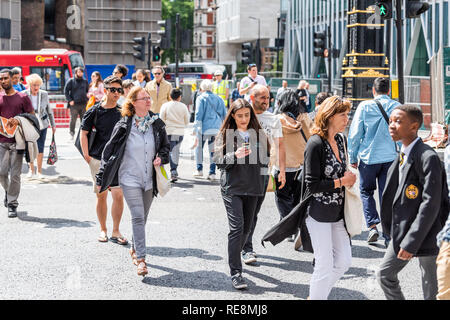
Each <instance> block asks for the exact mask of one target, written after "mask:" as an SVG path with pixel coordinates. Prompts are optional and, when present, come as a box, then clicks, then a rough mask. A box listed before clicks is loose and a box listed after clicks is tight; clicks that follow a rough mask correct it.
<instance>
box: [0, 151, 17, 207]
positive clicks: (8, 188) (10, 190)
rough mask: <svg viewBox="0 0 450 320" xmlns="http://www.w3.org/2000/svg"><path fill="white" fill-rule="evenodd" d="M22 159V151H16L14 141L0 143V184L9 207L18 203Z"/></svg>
mask: <svg viewBox="0 0 450 320" xmlns="http://www.w3.org/2000/svg"><path fill="white" fill-rule="evenodd" d="M22 161H23V152H21V153H18V152H17V150H16V144H15V143H0V184H1V185H2V187H3V189H4V190H5V192H6V194H7V201H8V206H9V207H17V206H18V205H19V202H18V201H17V199H18V198H19V193H20V173H21V171H22ZM8 175H9V176H8Z"/></svg>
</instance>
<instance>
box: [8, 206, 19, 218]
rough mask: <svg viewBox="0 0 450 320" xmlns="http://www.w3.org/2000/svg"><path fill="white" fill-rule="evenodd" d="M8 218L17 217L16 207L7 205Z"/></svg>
mask: <svg viewBox="0 0 450 320" xmlns="http://www.w3.org/2000/svg"><path fill="white" fill-rule="evenodd" d="M8 218H17V207H8Z"/></svg>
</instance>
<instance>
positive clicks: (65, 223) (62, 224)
mask: <svg viewBox="0 0 450 320" xmlns="http://www.w3.org/2000/svg"><path fill="white" fill-rule="evenodd" d="M17 217H18V218H19V220H21V221H25V222H36V223H43V224H46V226H45V227H44V228H54V229H58V228H91V227H93V226H95V222H92V221H77V220H70V219H61V218H39V217H33V216H29V215H28V212H27V211H19V212H17Z"/></svg>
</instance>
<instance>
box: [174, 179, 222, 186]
mask: <svg viewBox="0 0 450 320" xmlns="http://www.w3.org/2000/svg"><path fill="white" fill-rule="evenodd" d="M184 181H186V182H184ZM173 185H175V186H177V187H178V186H179V187H182V188H185V185H186V186H190V187H191V188H192V186H193V185H200V186H218V185H220V181H219V180H217V178H216V180H214V181H209V180H206V178H204V179H183V178H178V181H177V182H175V183H174V184H173Z"/></svg>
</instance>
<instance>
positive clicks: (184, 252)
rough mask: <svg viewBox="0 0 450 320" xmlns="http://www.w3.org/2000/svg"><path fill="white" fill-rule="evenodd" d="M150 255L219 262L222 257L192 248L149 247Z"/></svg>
mask: <svg viewBox="0 0 450 320" xmlns="http://www.w3.org/2000/svg"><path fill="white" fill-rule="evenodd" d="M147 252H148V254H149V255H152V256H157V257H166V258H183V257H196V258H200V259H204V260H211V261H219V260H222V259H223V258H222V257H219V256H215V255H211V254H208V251H205V250H202V249H192V248H167V247H147Z"/></svg>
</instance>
